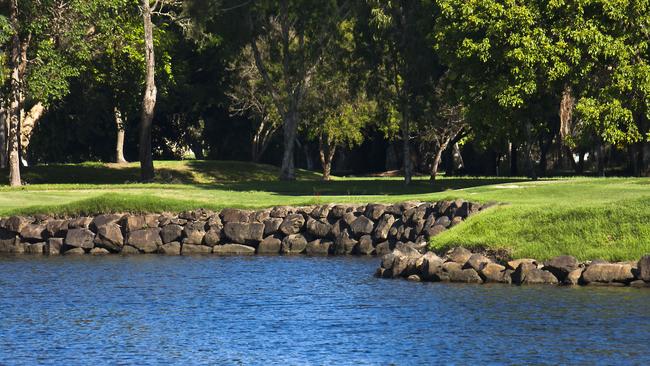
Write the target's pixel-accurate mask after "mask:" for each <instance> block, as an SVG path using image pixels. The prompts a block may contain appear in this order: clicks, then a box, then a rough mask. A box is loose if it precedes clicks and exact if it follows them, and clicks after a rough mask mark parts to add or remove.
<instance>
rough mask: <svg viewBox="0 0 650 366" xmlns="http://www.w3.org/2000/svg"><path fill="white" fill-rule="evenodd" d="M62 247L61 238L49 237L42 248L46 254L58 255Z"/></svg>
mask: <svg viewBox="0 0 650 366" xmlns="http://www.w3.org/2000/svg"><path fill="white" fill-rule="evenodd" d="M62 247H63V238H49V239H48V240H47V244H45V247H44V248H43V253H44V254H46V255H59V254H61V248H62Z"/></svg>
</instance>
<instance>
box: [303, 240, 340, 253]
mask: <svg viewBox="0 0 650 366" xmlns="http://www.w3.org/2000/svg"><path fill="white" fill-rule="evenodd" d="M333 245H334V243H332V242H331V241H329V240H323V239H316V240H312V241H310V242H309V243H307V247H306V248H305V254H307V255H311V256H326V255H328V254H329V253H330V248H332V247H333Z"/></svg>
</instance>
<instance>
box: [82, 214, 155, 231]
mask: <svg viewBox="0 0 650 366" xmlns="http://www.w3.org/2000/svg"><path fill="white" fill-rule="evenodd" d="M158 217H159V216H158V215H126V216H124V217H122V219H121V220H120V225H121V226H122V227H123V228H124V230H125V231H126V232H127V233H129V232H131V231H136V230H142V229H148V228H157V227H158V225H159V224H160V222H159V221H158ZM70 225H71V227H72V224H70Z"/></svg>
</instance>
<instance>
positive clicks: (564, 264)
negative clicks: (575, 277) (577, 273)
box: [543, 255, 580, 282]
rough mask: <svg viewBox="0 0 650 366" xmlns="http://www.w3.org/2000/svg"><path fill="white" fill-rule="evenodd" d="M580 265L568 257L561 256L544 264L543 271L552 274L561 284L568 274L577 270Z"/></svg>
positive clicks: (571, 257) (574, 259) (573, 258)
mask: <svg viewBox="0 0 650 366" xmlns="http://www.w3.org/2000/svg"><path fill="white" fill-rule="evenodd" d="M579 266H580V263H578V260H577V259H576V258H575V257H573V256H570V255H561V256H558V257H555V258H553V259H551V260H550V261H548V262H546V263H545V264H544V268H543V269H544V270H546V271H549V272H551V273H553V275H554V276H555V277H557V279H558V280H559V281H560V282H563V281H564V279H565V278H566V276H567V275H568V274H569V272H571V271H573V270H575V269H578V267H579Z"/></svg>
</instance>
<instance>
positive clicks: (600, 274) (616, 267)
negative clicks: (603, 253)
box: [582, 263, 634, 284]
mask: <svg viewBox="0 0 650 366" xmlns="http://www.w3.org/2000/svg"><path fill="white" fill-rule="evenodd" d="M632 280H634V274H633V273H632V266H631V265H629V264H619V263H598V264H591V265H590V266H588V267H587V268H586V269H585V270H584V272H582V281H583V282H584V283H586V284H591V283H593V282H600V283H613V282H620V283H627V282H631V281H632Z"/></svg>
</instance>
